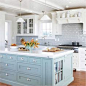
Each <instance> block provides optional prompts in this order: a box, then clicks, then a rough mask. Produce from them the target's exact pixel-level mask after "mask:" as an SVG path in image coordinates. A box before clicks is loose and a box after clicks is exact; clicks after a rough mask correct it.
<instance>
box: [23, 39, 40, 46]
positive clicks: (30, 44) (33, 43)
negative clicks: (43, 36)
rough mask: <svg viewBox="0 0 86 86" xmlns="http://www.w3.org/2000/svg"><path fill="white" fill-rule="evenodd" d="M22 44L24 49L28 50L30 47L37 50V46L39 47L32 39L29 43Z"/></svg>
mask: <svg viewBox="0 0 86 86" xmlns="http://www.w3.org/2000/svg"><path fill="white" fill-rule="evenodd" d="M23 44H24V45H25V47H26V48H27V47H28V48H32V47H34V48H38V45H39V43H38V41H35V40H34V39H32V40H31V41H30V42H29V41H27V42H24V43H23Z"/></svg>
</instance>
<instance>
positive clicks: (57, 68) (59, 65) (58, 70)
mask: <svg viewBox="0 0 86 86" xmlns="http://www.w3.org/2000/svg"><path fill="white" fill-rule="evenodd" d="M63 64H64V60H63V58H62V59H59V60H56V61H55V62H54V73H55V84H58V83H60V82H61V81H63V68H64V67H63Z"/></svg>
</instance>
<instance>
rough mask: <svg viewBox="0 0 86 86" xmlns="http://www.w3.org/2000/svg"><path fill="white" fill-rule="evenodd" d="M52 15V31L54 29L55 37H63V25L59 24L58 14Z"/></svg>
mask: <svg viewBox="0 0 86 86" xmlns="http://www.w3.org/2000/svg"><path fill="white" fill-rule="evenodd" d="M51 14H52V29H53V34H55V35H62V24H58V22H57V20H56V13H55V12H54V13H51Z"/></svg>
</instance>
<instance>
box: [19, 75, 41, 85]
mask: <svg viewBox="0 0 86 86" xmlns="http://www.w3.org/2000/svg"><path fill="white" fill-rule="evenodd" d="M18 82H20V83H23V84H27V85H33V86H36V85H40V83H41V79H40V77H34V76H30V75H24V74H18Z"/></svg>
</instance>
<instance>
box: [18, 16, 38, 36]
mask: <svg viewBox="0 0 86 86" xmlns="http://www.w3.org/2000/svg"><path fill="white" fill-rule="evenodd" d="M22 18H23V19H24V21H25V22H23V23H17V35H18V36H19V35H20V36H21V35H37V33H38V32H37V31H38V15H29V16H22Z"/></svg>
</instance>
